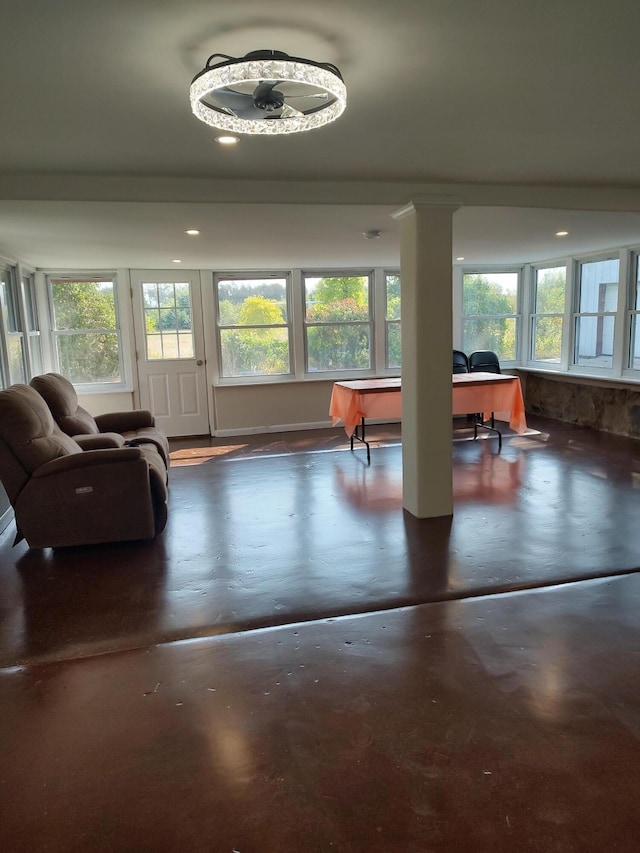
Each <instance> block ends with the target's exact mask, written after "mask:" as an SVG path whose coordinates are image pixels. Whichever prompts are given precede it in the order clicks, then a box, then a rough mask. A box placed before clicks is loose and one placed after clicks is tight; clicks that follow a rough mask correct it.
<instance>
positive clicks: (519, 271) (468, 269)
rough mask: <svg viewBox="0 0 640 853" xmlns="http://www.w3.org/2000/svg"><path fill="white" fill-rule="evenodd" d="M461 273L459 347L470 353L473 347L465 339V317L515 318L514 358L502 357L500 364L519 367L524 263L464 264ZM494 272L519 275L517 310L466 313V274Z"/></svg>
mask: <svg viewBox="0 0 640 853" xmlns="http://www.w3.org/2000/svg"><path fill="white" fill-rule="evenodd" d="M460 272H461V275H460V326H459V328H460V345H459V347H458V349H461V350H463V351H464V352H466V353H467V355H469V354H470V353H471V351H472V350H471V349H470V348H469V347H468V345H467V343H466V341H465V319H471V318H483V317H484V318H487V319H493V320H503V319H507V320H509V319H513V320H514V321H515V332H514V334H515V342H514V358H512V359H505V358H502V357H500V365H501V366H506V367H517V366H518V365H520V364H521V363H522V352H521V349H522V303H523V298H524V272H525V265H524V264H509V265H500V264H474V265H469V266H463V267H462V268H461V271H460ZM492 274H495V275H504V274H515V275H517V285H516V311H515V313H513V314H465V313H464V282H465V277H466V276H472V275H478V276H485V277H489V276H491V275H492Z"/></svg>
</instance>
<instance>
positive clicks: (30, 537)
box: [0, 385, 167, 548]
mask: <svg viewBox="0 0 640 853" xmlns="http://www.w3.org/2000/svg"><path fill="white" fill-rule="evenodd" d="M0 479H1V480H2V483H3V485H4V487H5V490H6V492H7V494H8V496H9V500H10V501H11V505H12V506H13V509H14V512H15V519H16V527H17V535H16V540H15V542H19V541H20V540H21V539H26V540H27V543H28V544H29V546H30V547H31V548H46V547H52V548H56V547H63V546H68V545H92V544H97V543H101V542H120V541H126V540H134V539H151V538H153V537H154V536H156V535H157V534H158V533H161V532H162V530H163V529H164V526H165V524H166V520H167V486H166V469H165V467H164V462H163V461H162V458H161V456H160V454H159V453H158V452H157V451H156V450H155V448H153V447H146V448H145V447H115V448H111V449H104V450H84V451H83V449H82V448H81V447H80V445H79V444H78V443H77V442H76V441H74V440H73V439H72V438H70V437H69V436H68V435H65V434H64V433H63V432H62V431H61V430H60V429H59V428H58V427H57V425H56V423H55V421H54V420H53V417H52V415H51V412H50V411H49V408H48V406H47V404H46V403H45V401H44V400H43V399H42V397H41V396H40V395H39V394H38V392H37V391H36V390H35V389H34V388H31V387H29V386H28V385H12V386H11V387H10V388H7V389H6V390H4V391H0ZM14 544H15V543H14Z"/></svg>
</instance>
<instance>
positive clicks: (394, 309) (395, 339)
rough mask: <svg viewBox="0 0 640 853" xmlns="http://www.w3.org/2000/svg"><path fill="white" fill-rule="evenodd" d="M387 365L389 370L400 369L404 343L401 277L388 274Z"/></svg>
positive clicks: (386, 279) (386, 277)
mask: <svg viewBox="0 0 640 853" xmlns="http://www.w3.org/2000/svg"><path fill="white" fill-rule="evenodd" d="M385 282H386V291H387V310H386V323H387V363H386V366H387V367H388V368H392V369H393V368H397V369H398V370H399V369H400V367H401V365H402V341H401V326H400V276H399V275H393V274H389V273H387V275H386V276H385Z"/></svg>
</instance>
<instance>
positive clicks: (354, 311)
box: [304, 275, 369, 323]
mask: <svg viewBox="0 0 640 853" xmlns="http://www.w3.org/2000/svg"><path fill="white" fill-rule="evenodd" d="M304 289H305V304H306V309H307V310H306V319H307V322H308V323H348V322H349V321H352V320H368V319H369V277H368V276H365V275H353V276H340V277H337V278H311V277H305V280H304Z"/></svg>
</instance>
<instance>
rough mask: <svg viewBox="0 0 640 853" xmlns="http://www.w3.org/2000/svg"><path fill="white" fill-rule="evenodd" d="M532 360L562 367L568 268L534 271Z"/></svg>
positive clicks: (549, 268)
mask: <svg viewBox="0 0 640 853" xmlns="http://www.w3.org/2000/svg"><path fill="white" fill-rule="evenodd" d="M535 276H536V277H535V289H534V315H533V326H532V330H533V332H532V336H531V341H532V346H531V357H532V359H533V360H534V361H544V362H547V363H549V364H559V363H560V359H561V355H562V333H563V326H564V305H565V292H566V286H567V268H566V266H562V267H548V268H545V269H538V270H536V272H535Z"/></svg>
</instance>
